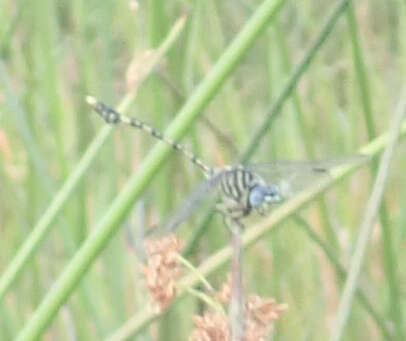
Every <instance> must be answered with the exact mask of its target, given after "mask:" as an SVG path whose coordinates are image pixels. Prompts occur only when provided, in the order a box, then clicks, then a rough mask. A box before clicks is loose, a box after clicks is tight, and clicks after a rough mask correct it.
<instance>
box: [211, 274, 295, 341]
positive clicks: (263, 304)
mask: <svg viewBox="0 0 406 341" xmlns="http://www.w3.org/2000/svg"><path fill="white" fill-rule="evenodd" d="M231 290H232V283H231V276H230V275H229V276H228V277H227V281H226V282H225V283H224V284H223V286H222V287H221V289H220V291H219V292H217V294H216V298H217V299H218V300H219V301H220V302H221V303H223V304H229V302H230V299H231ZM286 309H287V305H286V304H278V303H276V301H275V300H274V299H273V298H268V299H263V298H261V297H259V296H258V295H249V296H248V299H247V302H246V303H245V320H246V322H245V323H246V324H245V337H244V340H245V341H262V340H266V338H267V336H269V335H270V333H271V332H272V328H273V324H274V321H276V320H277V319H279V318H280V315H281V313H282V312H283V311H285V310H286ZM207 340H211V339H207Z"/></svg>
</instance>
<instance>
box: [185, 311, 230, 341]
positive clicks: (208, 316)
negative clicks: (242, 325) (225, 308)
mask: <svg viewBox="0 0 406 341" xmlns="http://www.w3.org/2000/svg"><path fill="white" fill-rule="evenodd" d="M193 322H194V324H195V327H196V328H195V330H194V331H193V332H192V335H191V336H190V338H189V340H190V341H229V340H230V330H229V327H228V321H227V317H226V316H224V315H223V314H220V313H217V312H205V313H204V315H203V316H195V317H194V319H193Z"/></svg>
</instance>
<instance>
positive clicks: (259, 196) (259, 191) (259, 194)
mask: <svg viewBox="0 0 406 341" xmlns="http://www.w3.org/2000/svg"><path fill="white" fill-rule="evenodd" d="M265 195H266V188H265V187H263V186H261V185H256V186H255V187H253V188H251V190H250V193H249V197H248V201H249V204H250V206H251V207H252V208H258V207H260V206H261V205H262V204H263V203H264V200H265Z"/></svg>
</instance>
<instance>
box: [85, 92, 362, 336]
mask: <svg viewBox="0 0 406 341" xmlns="http://www.w3.org/2000/svg"><path fill="white" fill-rule="evenodd" d="M87 102H88V103H89V105H90V106H91V107H92V108H93V109H94V110H95V111H96V112H97V113H98V114H99V115H100V116H101V117H102V118H103V119H104V120H105V121H106V122H107V123H109V124H119V123H123V124H126V125H129V126H132V127H134V128H137V129H139V130H143V131H145V132H146V133H148V134H149V135H151V136H153V137H155V138H156V139H158V140H160V141H162V142H164V143H166V144H168V145H169V146H171V147H172V148H173V149H174V150H176V151H178V152H180V153H182V154H183V155H184V156H185V157H186V159H188V160H189V161H190V162H192V163H193V164H194V165H196V166H197V167H198V168H199V169H200V170H201V171H202V172H203V174H204V176H205V177H206V181H204V182H203V183H202V184H201V185H199V186H198V187H197V188H196V189H195V190H194V191H193V192H192V194H191V195H190V196H188V197H187V199H186V200H185V201H184V202H183V204H182V205H181V206H180V208H179V209H178V210H176V211H175V213H174V214H172V215H171V217H170V218H169V220H168V221H167V222H166V223H165V224H164V225H163V230H164V232H165V233H169V232H172V231H174V230H175V229H176V228H177V227H178V226H179V225H180V224H181V223H182V222H183V221H185V220H186V219H187V218H188V217H189V216H190V215H191V214H192V213H193V212H194V211H195V210H196V209H197V208H198V207H199V206H200V204H201V203H202V201H203V200H204V199H206V198H207V196H209V195H211V194H212V193H215V192H220V201H219V202H218V203H217V205H216V208H217V210H218V211H220V212H221V213H222V214H223V217H224V222H225V225H226V226H227V227H228V228H229V231H230V234H231V245H232V250H233V257H232V266H231V269H232V290H231V291H232V293H231V299H230V309H229V315H230V326H231V333H232V336H233V340H243V339H244V333H245V330H244V326H245V317H244V310H245V308H244V294H243V285H242V251H243V247H242V239H241V231H242V228H243V224H242V223H241V220H242V219H243V218H245V217H247V216H249V215H251V214H252V213H253V212H257V213H259V214H261V215H263V214H264V213H265V212H266V211H267V209H268V208H269V207H270V206H272V205H276V204H279V203H281V202H282V201H284V200H285V199H287V198H289V197H290V196H292V195H294V194H295V193H296V192H298V191H300V190H301V189H304V188H305V187H306V186H307V185H309V184H311V183H314V181H316V180H318V179H320V178H322V177H323V176H328V175H329V170H330V169H331V168H332V167H334V166H337V165H340V164H345V163H348V162H354V161H361V160H363V159H364V157H362V156H357V157H353V158H351V159H341V160H337V159H336V160H323V161H279V162H270V163H262V164H251V165H237V166H225V167H219V168H215V167H210V166H209V165H207V164H206V163H205V162H204V161H203V160H201V159H200V158H198V157H197V156H196V155H195V154H193V153H192V152H191V151H189V150H188V149H187V148H186V147H185V146H184V145H182V144H180V143H178V142H176V141H174V140H172V139H170V138H169V137H167V136H165V135H164V134H162V133H161V132H160V131H158V130H156V129H155V128H153V127H151V126H150V125H148V124H146V123H145V122H143V121H141V120H139V119H137V118H129V117H127V116H123V115H121V114H120V113H119V112H117V111H116V110H114V109H113V108H111V107H109V106H108V105H106V104H105V103H103V102H101V101H98V100H96V99H95V98H94V97H90V96H88V97H87ZM154 290H155V291H156V288H155V289H154ZM165 292H167V290H166V291H165Z"/></svg>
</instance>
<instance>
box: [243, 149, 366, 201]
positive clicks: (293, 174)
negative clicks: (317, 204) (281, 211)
mask: <svg viewBox="0 0 406 341" xmlns="http://www.w3.org/2000/svg"><path fill="white" fill-rule="evenodd" d="M368 159H369V157H368V156H365V155H355V156H351V157H347V158H337V159H327V160H315V161H293V160H292V161H276V162H268V163H254V164H249V165H244V167H245V168H247V169H249V170H250V171H252V172H255V173H257V174H258V175H260V176H261V177H262V178H263V179H264V180H265V181H266V182H268V183H270V184H275V185H277V186H278V187H279V190H280V191H281V194H282V197H283V198H285V199H286V198H289V197H291V196H293V195H294V194H296V193H297V192H300V191H302V190H304V189H305V188H306V187H308V186H310V185H312V184H315V183H317V182H319V181H322V180H323V179H325V178H326V177H327V178H328V177H330V171H331V169H333V168H334V167H337V166H342V165H348V164H354V163H355V164H357V163H363V162H366V161H367V160H368Z"/></svg>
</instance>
